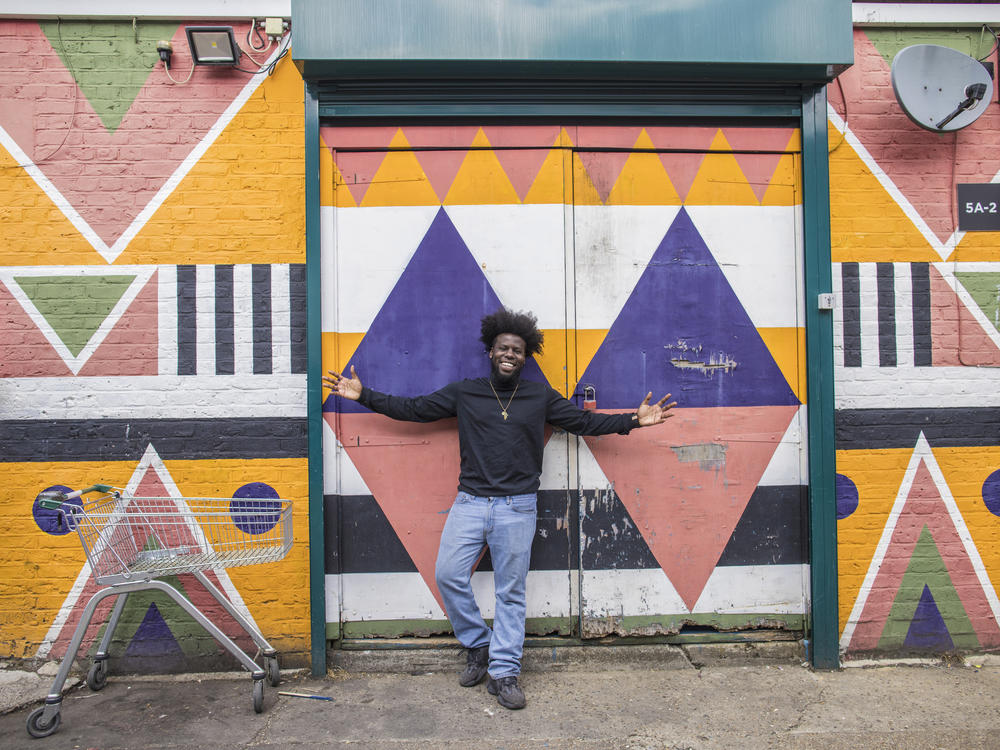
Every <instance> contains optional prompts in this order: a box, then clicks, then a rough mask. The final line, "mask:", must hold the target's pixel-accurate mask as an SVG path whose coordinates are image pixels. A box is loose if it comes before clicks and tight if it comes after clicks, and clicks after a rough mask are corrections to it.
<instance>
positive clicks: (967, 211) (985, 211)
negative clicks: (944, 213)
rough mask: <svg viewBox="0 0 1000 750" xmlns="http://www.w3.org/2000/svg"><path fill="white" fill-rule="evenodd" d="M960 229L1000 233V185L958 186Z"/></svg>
mask: <svg viewBox="0 0 1000 750" xmlns="http://www.w3.org/2000/svg"><path fill="white" fill-rule="evenodd" d="M958 228H959V229H961V230H963V231H966V232H1000V183H998V184H993V183H988V184H986V185H958Z"/></svg>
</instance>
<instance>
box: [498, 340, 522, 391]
mask: <svg viewBox="0 0 1000 750" xmlns="http://www.w3.org/2000/svg"><path fill="white" fill-rule="evenodd" d="M526 350H527V346H526V345H525V343H524V339H522V338H521V337H520V336H518V335H516V334H513V333H501V334H500V335H499V336H497V337H496V339H494V341H493V348H492V349H490V355H489V356H490V369H491V371H492V374H493V380H494V382H495V383H497V384H501V383H509V382H510V381H511V380H513V379H514V378H516V377H517V376H518V374H519V373H520V372H521V368H522V367H524V360H525V356H526V355H525V351H526Z"/></svg>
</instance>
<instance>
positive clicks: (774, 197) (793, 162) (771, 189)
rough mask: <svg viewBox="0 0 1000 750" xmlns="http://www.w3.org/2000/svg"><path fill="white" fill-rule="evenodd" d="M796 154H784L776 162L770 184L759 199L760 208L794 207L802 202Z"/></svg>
mask: <svg viewBox="0 0 1000 750" xmlns="http://www.w3.org/2000/svg"><path fill="white" fill-rule="evenodd" d="M801 196H802V181H801V177H800V172H799V158H798V154H785V155H784V156H782V157H781V159H780V160H779V161H778V166H777V167H775V170H774V174H772V175H771V182H770V183H769V184H768V186H767V190H765V191H764V197H763V198H761V201H760V205H762V206H796V205H798V204H800V203H801V202H802V198H801Z"/></svg>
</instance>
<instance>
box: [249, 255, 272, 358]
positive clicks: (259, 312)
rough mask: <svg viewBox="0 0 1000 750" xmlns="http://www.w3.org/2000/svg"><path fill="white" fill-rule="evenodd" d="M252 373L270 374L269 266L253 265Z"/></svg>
mask: <svg viewBox="0 0 1000 750" xmlns="http://www.w3.org/2000/svg"><path fill="white" fill-rule="evenodd" d="M252 273H253V277H252V296H253V373H254V375H270V374H271V373H272V372H273V371H274V369H273V365H272V362H271V266H269V265H266V264H259V263H255V264H254V266H253V271H252Z"/></svg>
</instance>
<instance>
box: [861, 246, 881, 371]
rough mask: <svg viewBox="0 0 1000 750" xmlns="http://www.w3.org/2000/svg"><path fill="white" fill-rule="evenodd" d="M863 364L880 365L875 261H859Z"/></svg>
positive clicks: (866, 365) (863, 365) (864, 365)
mask: <svg viewBox="0 0 1000 750" xmlns="http://www.w3.org/2000/svg"><path fill="white" fill-rule="evenodd" d="M858 289H859V297H860V314H861V366H862V367H878V366H879V355H878V279H877V277H876V275H875V264H874V263H858Z"/></svg>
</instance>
